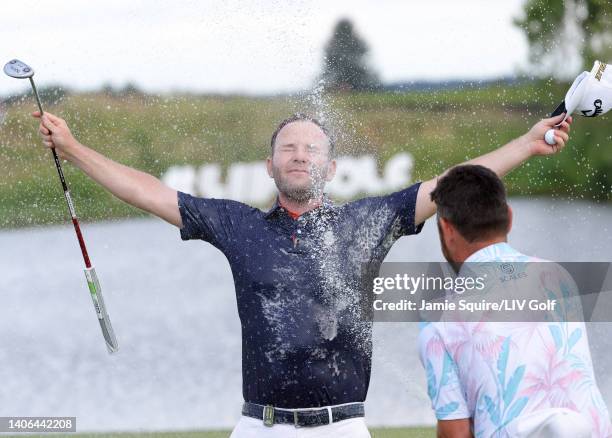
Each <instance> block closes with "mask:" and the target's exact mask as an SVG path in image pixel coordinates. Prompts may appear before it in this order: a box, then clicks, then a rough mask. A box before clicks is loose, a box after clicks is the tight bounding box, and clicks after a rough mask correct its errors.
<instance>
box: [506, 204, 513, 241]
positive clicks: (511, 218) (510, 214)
mask: <svg viewBox="0 0 612 438" xmlns="http://www.w3.org/2000/svg"><path fill="white" fill-rule="evenodd" d="M513 219H514V213H513V212H512V207H510V205H508V231H506V234H510V230H511V229H512V220H513Z"/></svg>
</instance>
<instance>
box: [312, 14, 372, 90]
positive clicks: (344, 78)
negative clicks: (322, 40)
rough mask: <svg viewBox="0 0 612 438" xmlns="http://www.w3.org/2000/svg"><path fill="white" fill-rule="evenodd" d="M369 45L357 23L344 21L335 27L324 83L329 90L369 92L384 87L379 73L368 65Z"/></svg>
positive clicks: (325, 63) (325, 66)
mask: <svg viewBox="0 0 612 438" xmlns="http://www.w3.org/2000/svg"><path fill="white" fill-rule="evenodd" d="M368 51H369V49H368V46H367V44H366V43H365V41H363V39H361V37H359V36H358V35H357V34H356V32H355V29H354V27H353V24H352V23H351V22H350V21H349V20H347V19H342V20H340V21H339V22H338V23H337V24H336V27H335V28H334V32H333V35H332V37H331V39H330V40H329V42H328V43H327V46H326V47H325V57H324V59H323V64H324V65H323V74H322V75H321V78H322V80H323V83H324V86H325V88H328V89H334V90H368V89H374V88H377V87H378V86H380V81H379V79H378V76H377V75H376V73H375V72H374V71H373V70H372V69H371V68H370V67H369V66H368V63H367V54H368Z"/></svg>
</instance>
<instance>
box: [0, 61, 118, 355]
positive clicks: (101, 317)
mask: <svg viewBox="0 0 612 438" xmlns="http://www.w3.org/2000/svg"><path fill="white" fill-rule="evenodd" d="M4 73H6V74H7V75H8V76H10V77H12V78H17V79H25V78H28V79H29V80H30V84H31V85H32V90H33V91H34V97H35V98H36V103H37V104H38V109H39V111H40V115H41V117H42V115H43V108H42V105H41V103H40V97H39V96H38V91H37V90H36V85H34V79H33V76H34V70H33V69H32V68H31V67H30V66H28V65H27V64H25V63H23V62H21V61H19V60H17V59H13V60H12V61H9V62H7V63H6V65H5V66H4ZM51 152H52V153H53V160H54V161H55V167H56V169H57V173H58V175H59V178H60V181H61V183H62V188H63V189H64V197H65V198H66V202H67V203H68V210H69V211H70V216H71V217H72V224H73V225H74V230H75V232H76V235H77V239H78V240H79V246H80V247H81V253H82V254H83V260H84V261H85V278H86V279H87V286H88V287H89V292H90V295H91V298H92V300H93V304H94V308H95V310H96V315H97V316H98V321H99V322H100V328H101V329H102V335H103V336H104V341H105V342H106V348H107V350H108V352H109V353H114V352H115V351H117V350H118V349H119V346H118V344H117V339H116V338H115V332H114V331H113V326H112V325H111V321H110V318H109V316H108V312H107V311H106V306H105V305H104V299H103V298H102V289H101V288H100V282H99V281H98V276H97V275H96V270H95V269H94V267H93V266H92V264H91V261H90V259H89V254H87V247H86V246H85V240H84V239H83V234H82V233H81V227H80V225H79V220H78V218H77V215H76V212H75V210H74V204H73V202H72V198H71V197H70V191H69V190H68V185H67V184H66V179H65V178H64V172H63V171H62V166H61V164H60V160H59V157H58V155H57V152H55V148H51Z"/></svg>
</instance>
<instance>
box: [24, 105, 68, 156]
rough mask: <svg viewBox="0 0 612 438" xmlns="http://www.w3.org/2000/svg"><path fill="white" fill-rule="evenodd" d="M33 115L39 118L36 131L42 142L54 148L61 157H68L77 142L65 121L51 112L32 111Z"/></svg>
mask: <svg viewBox="0 0 612 438" xmlns="http://www.w3.org/2000/svg"><path fill="white" fill-rule="evenodd" d="M32 116H33V117H36V118H38V119H40V126H39V129H38V132H39V134H40V136H41V137H42V140H43V143H44V145H45V146H46V147H48V148H55V150H56V152H57V154H58V155H59V156H60V157H61V158H63V159H68V160H69V159H70V156H71V155H72V154H71V152H72V151H73V150H74V149H75V148H76V147H78V145H79V142H78V141H77V140H76V139H75V138H74V137H73V135H72V133H71V132H70V128H68V124H67V123H66V121H65V120H64V119H62V118H60V117H57V116H56V115H53V114H51V113H47V112H46V113H44V114H43V115H42V117H41V116H40V112H39V111H36V112H34V113H32Z"/></svg>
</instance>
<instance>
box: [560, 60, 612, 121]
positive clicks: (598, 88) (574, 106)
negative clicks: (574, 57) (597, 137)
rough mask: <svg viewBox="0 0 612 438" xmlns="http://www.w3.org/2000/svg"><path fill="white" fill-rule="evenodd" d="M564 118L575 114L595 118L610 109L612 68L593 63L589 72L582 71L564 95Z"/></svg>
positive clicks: (599, 62) (596, 62) (603, 64)
mask: <svg viewBox="0 0 612 438" xmlns="http://www.w3.org/2000/svg"><path fill="white" fill-rule="evenodd" d="M565 109H566V111H567V112H566V114H565V118H567V117H569V115H570V114H572V113H574V112H576V113H578V114H580V115H581V116H585V117H597V116H599V115H601V114H605V113H607V112H608V111H610V109H612V66H609V65H608V64H605V63H603V62H601V61H595V64H593V69H592V70H591V71H590V72H586V71H583V72H582V73H580V75H578V77H577V78H576V79H575V80H574V83H573V84H572V86H571V87H570V89H569V91H568V92H567V94H566V95H565Z"/></svg>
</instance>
